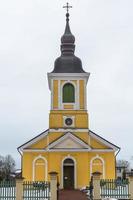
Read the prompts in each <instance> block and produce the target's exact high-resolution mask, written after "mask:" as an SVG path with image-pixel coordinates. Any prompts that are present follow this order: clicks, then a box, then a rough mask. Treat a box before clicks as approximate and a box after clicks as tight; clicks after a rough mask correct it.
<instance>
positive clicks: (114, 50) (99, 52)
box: [0, 0, 133, 167]
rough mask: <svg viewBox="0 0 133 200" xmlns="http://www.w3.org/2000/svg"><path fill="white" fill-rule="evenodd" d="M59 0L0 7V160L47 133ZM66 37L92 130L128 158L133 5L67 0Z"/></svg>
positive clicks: (61, 21) (116, 0)
mask: <svg viewBox="0 0 133 200" xmlns="http://www.w3.org/2000/svg"><path fill="white" fill-rule="evenodd" d="M65 3H66V1H64V0H54V1H52V0H49V1H48V0H47V1H46V0H23V1H22V0H4V1H0V71H1V73H0V154H1V155H6V154H9V153H10V154H11V155H12V156H13V157H14V158H15V160H16V161H17V167H19V166H20V164H19V163H20V156H19V153H18V152H17V150H16V148H17V147H18V146H20V145H21V144H23V143H25V142H26V141H27V140H29V139H31V138H33V137H34V136H36V135H38V134H39V133H41V132H42V131H44V130H45V129H47V128H48V115H49V109H50V91H49V89H48V82H47V72H50V71H52V69H53V66H54V60H55V59H56V58H57V57H58V56H59V55H60V37H61V35H62V34H63V32H64V28H65V11H64V9H62V6H63V5H64V4H65ZM69 3H70V4H72V6H73V9H71V11H70V26H71V31H72V33H73V34H74V35H75V37H76V53H75V54H76V55H77V56H78V57H80V58H81V59H82V63H83V68H84V70H85V71H88V72H91V76H90V80H89V82H88V87H87V93H88V111H89V115H90V129H91V130H92V131H94V132H96V133H97V134H100V135H101V136H103V137H104V138H106V139H107V140H109V141H111V142H113V143H114V144H116V145H118V146H120V147H121V152H120V154H119V158H122V159H127V160H129V161H130V162H131V156H132V155H133V147H132V144H133V136H132V135H133V120H132V118H133V117H132V115H133V78H132V74H133V56H132V54H133V0H83V1H81V0H71V1H69Z"/></svg>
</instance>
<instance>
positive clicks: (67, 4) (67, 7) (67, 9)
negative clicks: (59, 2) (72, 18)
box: [63, 2, 72, 14]
mask: <svg viewBox="0 0 133 200" xmlns="http://www.w3.org/2000/svg"><path fill="white" fill-rule="evenodd" d="M63 8H66V11H67V14H68V13H69V9H70V8H72V6H70V5H69V3H68V2H67V3H66V6H63Z"/></svg>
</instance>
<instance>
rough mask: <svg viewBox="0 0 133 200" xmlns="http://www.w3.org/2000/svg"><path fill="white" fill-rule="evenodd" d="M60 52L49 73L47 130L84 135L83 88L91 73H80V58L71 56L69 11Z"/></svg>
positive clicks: (73, 50) (86, 118)
mask: <svg viewBox="0 0 133 200" xmlns="http://www.w3.org/2000/svg"><path fill="white" fill-rule="evenodd" d="M67 6H68V5H67ZM60 50H61V55H60V57H58V58H57V59H56V60H55V63H54V69H53V71H52V72H51V73H48V81H49V88H50V90H51V110H50V116H49V129H50V130H51V129H52V130H53V129H55V130H64V131H66V132H67V131H68V130H71V131H74V130H76V131H80V130H82V132H83V131H84V130H86V129H88V113H87V104H86V98H87V97H86V86H87V81H88V78H89V75H90V73H87V72H85V71H84V70H83V68H82V62H81V60H80V58H78V57H76V56H75V54H74V52H75V37H74V35H73V34H72V33H71V30H70V26H69V13H68V9H67V13H66V27H65V32H64V34H63V36H62V37H61V45H60ZM87 132H88V131H87ZM87 134H88V133H87Z"/></svg>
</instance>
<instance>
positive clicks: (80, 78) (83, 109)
mask: <svg viewBox="0 0 133 200" xmlns="http://www.w3.org/2000/svg"><path fill="white" fill-rule="evenodd" d="M60 50H61V55H60V57H58V58H57V59H56V60H55V62H54V69H53V71H52V72H50V73H48V74H47V75H48V84H49V89H50V91H51V108H50V114H49V128H48V129H47V130H46V131H44V132H42V133H41V134H39V135H37V136H36V137H35V138H32V139H31V140H30V141H27V142H26V143H25V144H23V145H21V146H20V147H18V151H19V153H20V154H21V161H22V163H21V164H22V176H23V177H24V178H25V180H26V181H48V180H49V178H50V177H49V172H52V171H54V172H57V173H58V180H59V184H60V188H64V189H80V188H82V187H84V186H87V185H88V184H89V181H90V178H91V176H92V173H93V172H100V173H101V178H103V179H105V178H106V179H114V178H115V167H116V166H115V163H116V155H117V154H118V152H119V150H120V148H119V147H118V146H116V145H115V144H112V143H111V142H109V141H107V140H106V139H104V138H103V137H101V136H100V135H98V134H96V133H94V132H92V131H91V130H90V128H89V115H88V111H87V92H86V90H87V83H88V80H89V76H90V73H88V72H86V71H84V69H83V66H82V62H81V60H80V58H78V57H76V56H75V54H74V52H75V37H74V35H73V34H72V33H71V30H70V25H69V12H68V10H67V13H66V26H65V32H64V34H63V36H62V37H61V45H60Z"/></svg>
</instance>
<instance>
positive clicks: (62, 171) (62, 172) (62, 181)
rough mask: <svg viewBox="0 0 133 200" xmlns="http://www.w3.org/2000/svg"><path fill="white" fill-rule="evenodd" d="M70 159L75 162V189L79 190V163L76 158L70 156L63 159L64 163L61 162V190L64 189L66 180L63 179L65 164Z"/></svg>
mask: <svg viewBox="0 0 133 200" xmlns="http://www.w3.org/2000/svg"><path fill="white" fill-rule="evenodd" d="M68 158H70V159H72V160H73V162H74V189H76V188H77V162H76V159H75V158H74V157H72V156H70V155H68V156H66V157H64V158H63V159H62V162H61V181H60V182H61V188H64V180H63V178H64V170H63V164H64V161H65V160H66V159H68Z"/></svg>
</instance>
